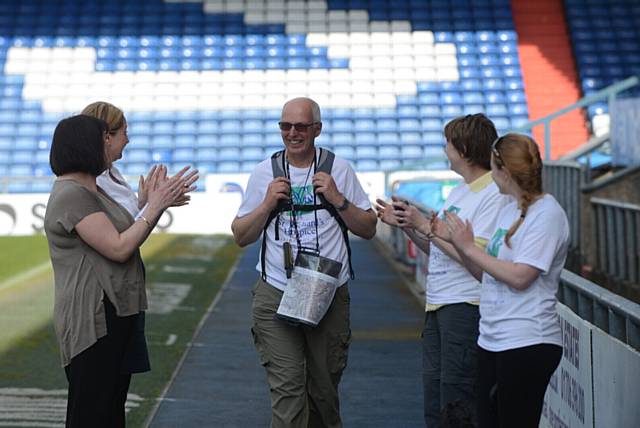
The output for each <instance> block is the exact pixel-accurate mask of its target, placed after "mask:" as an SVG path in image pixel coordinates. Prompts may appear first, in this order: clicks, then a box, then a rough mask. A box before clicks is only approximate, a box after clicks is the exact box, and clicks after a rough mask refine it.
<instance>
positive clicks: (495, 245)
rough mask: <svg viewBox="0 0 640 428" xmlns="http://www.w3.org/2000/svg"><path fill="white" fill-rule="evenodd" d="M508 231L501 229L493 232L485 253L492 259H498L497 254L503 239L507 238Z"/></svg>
mask: <svg viewBox="0 0 640 428" xmlns="http://www.w3.org/2000/svg"><path fill="white" fill-rule="evenodd" d="M508 231H509V230H508V229H501V228H498V230H496V231H495V233H494V234H493V237H492V238H491V241H489V244H488V245H487V253H488V254H489V255H491V256H493V257H498V253H500V247H502V244H503V243H504V237H505V236H507V232H508Z"/></svg>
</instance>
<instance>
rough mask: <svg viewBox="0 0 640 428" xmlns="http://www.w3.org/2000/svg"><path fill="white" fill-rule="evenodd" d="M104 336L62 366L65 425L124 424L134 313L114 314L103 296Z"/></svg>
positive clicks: (109, 427) (101, 427)
mask: <svg viewBox="0 0 640 428" xmlns="http://www.w3.org/2000/svg"><path fill="white" fill-rule="evenodd" d="M104 306H105V313H106V318H107V335H106V336H104V337H102V338H100V339H98V341H97V342H96V343H94V344H93V345H92V346H91V347H89V348H88V349H86V350H84V351H83V352H81V353H80V354H78V355H76V356H75V357H73V358H72V359H71V363H70V364H69V365H68V366H66V367H65V373H66V375H67V381H68V382H69V393H68V402H67V421H66V426H67V427H68V428H79V427H82V428H85V427H95V428H119V427H124V426H125V411H124V405H125V402H126V401H127V392H128V391H129V383H130V381H131V373H128V371H127V370H123V369H125V368H126V352H127V347H128V345H129V343H130V341H131V336H132V334H133V333H134V329H135V326H136V320H137V318H138V315H132V316H128V317H118V316H116V313H115V308H114V307H113V305H112V304H111V302H109V300H108V299H107V298H106V296H105V298H104Z"/></svg>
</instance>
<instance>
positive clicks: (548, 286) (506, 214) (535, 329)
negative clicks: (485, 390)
mask: <svg viewBox="0 0 640 428" xmlns="http://www.w3.org/2000/svg"><path fill="white" fill-rule="evenodd" d="M519 217H520V209H519V208H518V203H517V201H516V200H515V199H514V198H511V202H510V203H509V204H508V205H507V206H505V207H504V209H502V210H501V211H500V216H499V217H498V221H497V223H496V227H497V229H496V231H495V233H494V235H493V238H492V239H491V241H490V242H489V245H488V246H487V252H488V253H489V254H491V255H492V256H494V257H497V258H498V259H500V260H509V261H512V262H514V263H524V264H527V265H529V266H533V267H534V268H536V269H539V270H540V271H541V274H540V276H538V278H536V280H535V281H533V283H532V284H531V285H530V286H529V287H528V288H527V289H526V290H516V289H514V288H511V287H509V286H508V285H506V284H505V283H503V282H500V281H498V280H496V279H495V278H494V277H492V276H491V275H489V274H488V273H486V272H485V273H484V275H483V277H482V293H481V296H480V336H479V337H478V345H480V346H481V347H482V348H484V349H486V350H487V351H492V352H498V351H505V350H508V349H515V348H522V347H525V346H530V345H536V344H542V343H549V344H556V345H562V340H561V334H560V324H559V321H558V314H557V312H556V303H557V300H556V292H557V290H558V282H559V279H560V273H561V272H562V269H563V267H564V263H565V260H566V258H567V250H568V248H569V222H568V220H567V216H566V214H565V212H564V210H563V209H562V207H561V206H560V205H559V204H558V202H557V201H556V200H555V198H554V197H553V196H551V195H544V196H543V197H542V198H540V199H538V200H537V201H535V202H534V203H533V204H532V205H531V206H530V207H529V210H528V211H527V215H526V216H525V218H524V221H523V223H522V224H521V225H520V227H519V228H518V230H517V231H516V233H515V234H514V235H513V236H512V237H511V241H510V242H511V248H509V247H507V245H506V244H505V242H504V237H505V235H506V234H507V231H508V230H509V228H510V227H511V225H512V224H513V223H514V222H515V221H516V220H517V219H518V218H519Z"/></svg>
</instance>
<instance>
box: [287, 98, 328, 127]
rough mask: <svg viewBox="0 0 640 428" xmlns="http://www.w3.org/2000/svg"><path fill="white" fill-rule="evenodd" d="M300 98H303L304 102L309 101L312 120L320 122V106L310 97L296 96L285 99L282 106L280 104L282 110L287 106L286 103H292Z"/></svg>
mask: <svg viewBox="0 0 640 428" xmlns="http://www.w3.org/2000/svg"><path fill="white" fill-rule="evenodd" d="M301 100H305V101H306V102H308V103H309V106H310V107H311V115H312V117H313V121H314V122H322V117H321V115H320V106H319V105H318V103H317V102H315V101H314V100H312V99H311V98H307V97H298V98H294V99H292V100H289V101H287V102H286V103H284V106H282V109H283V110H284V108H285V107H286V106H287V104H289V103H292V102H294V101H301Z"/></svg>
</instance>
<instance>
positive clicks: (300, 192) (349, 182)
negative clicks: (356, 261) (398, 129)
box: [237, 153, 371, 290]
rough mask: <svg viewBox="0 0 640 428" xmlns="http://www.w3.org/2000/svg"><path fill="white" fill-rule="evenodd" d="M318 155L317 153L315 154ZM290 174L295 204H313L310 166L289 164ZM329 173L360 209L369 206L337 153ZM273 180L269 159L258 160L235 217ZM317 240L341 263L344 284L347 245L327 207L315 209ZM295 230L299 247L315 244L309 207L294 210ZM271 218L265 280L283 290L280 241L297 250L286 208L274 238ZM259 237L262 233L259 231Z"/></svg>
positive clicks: (322, 252) (248, 208)
mask: <svg viewBox="0 0 640 428" xmlns="http://www.w3.org/2000/svg"><path fill="white" fill-rule="evenodd" d="M317 155H318V156H319V153H318V154H317ZM289 171H290V174H291V193H292V195H293V198H294V203H295V204H296V205H313V185H312V184H311V180H312V178H313V167H311V169H310V168H296V167H294V166H290V167H289ZM331 176H332V177H333V180H334V181H335V183H336V186H337V188H338V191H339V192H340V193H342V194H343V195H344V196H345V197H346V198H347V199H348V200H349V201H350V202H351V203H352V204H353V205H355V206H356V207H358V208H361V209H363V210H368V209H370V208H371V202H370V201H369V198H368V197H367V194H366V193H365V192H364V190H363V189H362V186H361V185H360V182H359V181H358V178H357V177H356V173H355V171H354V170H353V168H351V165H349V163H348V162H347V161H346V160H344V159H341V158H339V157H337V156H336V157H335V159H334V161H333V167H332V169H331ZM272 181H273V171H272V169H271V159H270V158H269V159H267V160H264V161H262V162H260V163H259V164H258V165H257V166H256V168H255V169H254V170H253V172H252V173H251V176H250V177H249V182H248V183H247V190H246V192H245V194H244V197H243V199H242V203H241V204H240V208H239V209H238V214H237V217H244V216H245V215H247V214H249V213H251V212H252V211H253V210H255V209H256V208H257V207H258V206H259V205H260V204H261V203H262V201H263V200H264V197H265V195H266V192H267V188H268V186H269V183H271V182H272ZM316 203H318V204H320V199H319V198H316ZM317 214H318V240H319V244H320V255H321V256H323V257H328V258H330V259H333V260H337V261H339V262H341V263H342V271H341V272H340V283H341V284H344V283H345V282H347V281H348V280H349V259H348V257H347V246H346V244H345V242H344V238H343V236H342V231H341V229H340V226H339V225H338V223H337V221H336V220H335V219H334V218H333V217H331V214H329V212H328V211H327V210H318V211H317ZM296 220H297V225H298V233H299V236H300V241H301V243H302V246H303V247H309V248H314V249H315V247H316V229H315V216H314V212H313V211H308V212H298V213H296ZM275 224H276V220H275V219H274V220H273V221H272V222H271V224H269V228H268V229H267V250H266V255H265V256H266V257H265V270H266V274H267V282H268V283H269V284H271V285H273V286H274V287H276V288H278V289H280V290H284V288H285V286H286V284H287V277H286V273H285V270H284V254H283V249H282V245H283V243H285V242H289V243H291V248H292V250H293V256H294V258H295V255H296V254H297V248H298V245H297V243H296V235H295V228H294V224H293V219H292V216H291V212H290V211H286V212H283V213H281V214H280V220H279V222H278V224H279V231H280V233H279V235H280V236H279V238H280V240H278V241H276V239H275ZM261 238H262V235H261ZM256 270H258V272H261V270H262V269H261V265H260V261H259V260H258V264H257V265H256Z"/></svg>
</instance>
